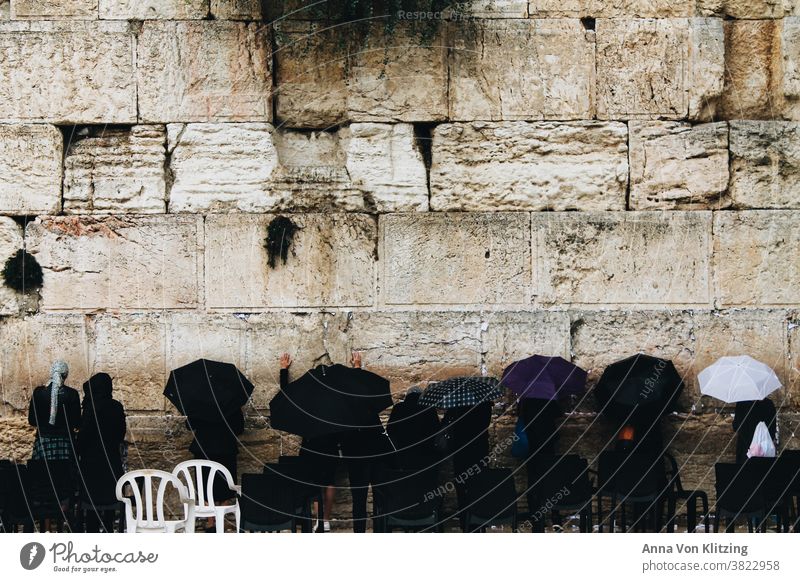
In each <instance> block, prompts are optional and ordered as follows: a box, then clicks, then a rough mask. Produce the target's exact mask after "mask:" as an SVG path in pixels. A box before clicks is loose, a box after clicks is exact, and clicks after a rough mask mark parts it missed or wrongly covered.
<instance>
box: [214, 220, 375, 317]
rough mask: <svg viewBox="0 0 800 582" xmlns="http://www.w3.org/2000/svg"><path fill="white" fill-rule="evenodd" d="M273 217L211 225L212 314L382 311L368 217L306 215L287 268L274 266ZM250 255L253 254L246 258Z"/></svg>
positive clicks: (373, 225) (216, 221)
mask: <svg viewBox="0 0 800 582" xmlns="http://www.w3.org/2000/svg"><path fill="white" fill-rule="evenodd" d="M273 218H274V217H273V216H264V215H261V216H253V215H217V216H209V217H208V218H207V219H206V246H205V249H206V272H207V275H208V276H207V279H206V306H207V307H209V308H219V309H238V310H242V309H263V308H267V307H316V306H329V305H332V306H365V305H372V304H373V303H374V297H373V277H374V261H375V256H374V253H375V241H376V225H375V221H374V220H373V219H372V218H371V217H369V216H366V215H363V214H349V215H345V214H330V215H318V214H304V215H300V214H298V215H294V216H292V220H293V221H294V222H295V223H296V224H297V226H298V227H299V230H298V231H297V233H296V234H295V238H294V242H293V243H292V246H291V248H290V252H289V257H288V260H287V262H286V264H285V265H284V264H282V263H281V262H280V260H278V263H277V265H276V266H275V268H270V267H269V266H268V264H267V252H266V249H265V248H264V242H265V240H266V236H267V224H268V223H269V222H270V220H272V219H273ZM242 249H247V251H246V252H242Z"/></svg>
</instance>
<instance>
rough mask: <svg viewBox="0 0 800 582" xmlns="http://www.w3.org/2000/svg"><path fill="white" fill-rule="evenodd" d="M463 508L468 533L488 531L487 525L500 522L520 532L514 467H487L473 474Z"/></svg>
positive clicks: (465, 494)
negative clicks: (512, 468)
mask: <svg viewBox="0 0 800 582" xmlns="http://www.w3.org/2000/svg"><path fill="white" fill-rule="evenodd" d="M460 509H461V512H462V515H461V528H462V530H463V531H465V532H485V531H486V528H488V527H496V526H501V525H510V526H511V529H512V531H517V529H519V528H518V523H517V522H518V514H517V488H516V485H515V484H514V475H513V473H512V471H511V469H501V468H497V469H490V468H485V469H481V470H480V471H479V472H478V473H477V474H475V475H473V476H471V477H470V478H469V480H467V483H466V487H465V490H464V507H462V508H460Z"/></svg>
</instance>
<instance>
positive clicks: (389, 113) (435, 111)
mask: <svg viewBox="0 0 800 582" xmlns="http://www.w3.org/2000/svg"><path fill="white" fill-rule="evenodd" d="M384 27H385V24H384V23H383V22H376V23H375V24H373V25H371V26H370V27H369V29H368V31H367V33H366V37H365V38H366V39H365V40H364V41H363V43H362V44H361V45H360V46H358V48H357V49H355V50H354V49H351V50H350V59H349V64H348V77H347V88H348V91H347V111H348V117H349V118H350V119H351V120H353V121H442V120H444V119H446V118H447V81H448V74H447V52H448V51H447V46H448V43H447V41H446V40H445V35H444V29H443V28H440V29H439V30H438V31H437V32H436V34H435V35H434V36H433V38H431V39H429V40H426V41H425V42H422V39H421V38H420V34H421V33H420V32H419V25H418V24H417V23H414V22H410V23H407V24H406V23H398V24H397V25H396V26H395V29H394V30H393V31H392V32H391V33H386V32H385V31H384ZM312 66H313V65H312Z"/></svg>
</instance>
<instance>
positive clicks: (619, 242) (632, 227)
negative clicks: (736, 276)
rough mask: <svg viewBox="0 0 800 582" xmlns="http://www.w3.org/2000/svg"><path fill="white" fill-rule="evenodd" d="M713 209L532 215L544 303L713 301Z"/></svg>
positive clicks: (537, 273)
mask: <svg viewBox="0 0 800 582" xmlns="http://www.w3.org/2000/svg"><path fill="white" fill-rule="evenodd" d="M710 239H711V213H710V212H669V213H663V212H619V213H596V214H576V213H548V214H541V215H536V214H534V215H533V240H534V261H535V267H534V271H535V274H534V281H535V294H536V298H537V301H538V302H540V303H542V304H546V305H561V304H565V303H567V304H570V303H571V304H590V305H609V306H610V305H638V306H642V305H652V306H659V305H708V304H709V302H710V301H711V294H710V290H709V287H710V280H711V275H710V264H709V263H710V259H709V252H708V250H709V248H710V244H711V241H710Z"/></svg>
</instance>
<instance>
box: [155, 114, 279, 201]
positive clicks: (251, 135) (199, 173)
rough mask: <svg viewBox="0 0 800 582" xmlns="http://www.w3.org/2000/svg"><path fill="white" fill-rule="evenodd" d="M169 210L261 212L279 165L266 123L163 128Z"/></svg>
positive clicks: (268, 126) (202, 124) (198, 124)
mask: <svg viewBox="0 0 800 582" xmlns="http://www.w3.org/2000/svg"><path fill="white" fill-rule="evenodd" d="M167 132H168V136H169V137H168V146H167V148H168V151H169V153H170V154H171V155H170V170H171V172H172V175H173V184H172V189H171V190H170V203H169V207H170V211H171V212H202V211H211V212H219V211H226V210H239V211H249V212H256V211H264V210H267V209H269V208H270V207H271V206H272V204H270V202H271V200H270V199H269V191H268V187H269V186H268V185H269V180H270V179H271V177H272V175H273V172H274V170H275V168H276V167H277V165H278V157H277V152H276V151H275V145H274V143H273V140H272V132H273V128H272V126H271V125H269V124H267V123H192V124H188V125H183V124H170V125H168V126H167Z"/></svg>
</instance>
